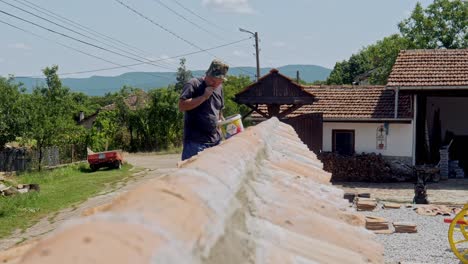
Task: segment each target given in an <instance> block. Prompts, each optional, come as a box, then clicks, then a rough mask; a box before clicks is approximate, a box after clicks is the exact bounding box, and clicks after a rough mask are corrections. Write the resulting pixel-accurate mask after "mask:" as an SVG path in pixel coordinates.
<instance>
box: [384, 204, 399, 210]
mask: <svg viewBox="0 0 468 264" xmlns="http://www.w3.org/2000/svg"><path fill="white" fill-rule="evenodd" d="M383 208H385V209H387V208H388V209H400V208H401V204H397V203H383Z"/></svg>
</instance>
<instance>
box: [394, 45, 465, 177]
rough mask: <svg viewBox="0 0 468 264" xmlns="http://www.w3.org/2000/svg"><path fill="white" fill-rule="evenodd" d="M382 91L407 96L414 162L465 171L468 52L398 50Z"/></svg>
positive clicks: (454, 50)
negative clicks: (454, 166) (453, 165)
mask: <svg viewBox="0 0 468 264" xmlns="http://www.w3.org/2000/svg"><path fill="white" fill-rule="evenodd" d="M386 88H387V89H389V90H392V91H394V92H395V93H398V94H401V95H406V96H410V97H411V102H412V105H413V109H414V110H413V125H414V126H413V138H414V141H413V143H414V144H413V150H412V153H413V155H412V156H413V163H415V164H425V163H430V164H436V163H439V162H440V167H441V175H442V177H444V176H445V177H447V176H448V175H447V174H448V173H449V171H448V167H449V166H448V164H447V162H448V161H449V160H452V161H458V162H459V167H460V168H464V170H465V172H468V49H452V50H447V49H438V50H403V51H401V52H400V54H399V55H398V58H397V60H396V62H395V65H394V66H393V69H392V72H391V73H390V76H389V78H388V83H387V86H386ZM441 150H442V152H441ZM444 155H445V157H444Z"/></svg>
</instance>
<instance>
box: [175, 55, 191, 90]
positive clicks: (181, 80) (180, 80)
mask: <svg viewBox="0 0 468 264" xmlns="http://www.w3.org/2000/svg"><path fill="white" fill-rule="evenodd" d="M185 62H186V60H185V58H182V59H180V66H179V68H177V74H176V80H177V83H176V84H175V90H176V91H177V92H179V93H180V92H181V91H182V88H184V85H185V83H186V82H187V81H189V80H190V79H191V78H193V75H192V72H191V71H190V70H187V68H186V67H185Z"/></svg>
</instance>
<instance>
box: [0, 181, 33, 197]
mask: <svg viewBox="0 0 468 264" xmlns="http://www.w3.org/2000/svg"><path fill="white" fill-rule="evenodd" d="M39 190H40V187H39V184H18V185H17V186H16V187H14V186H7V185H5V184H3V183H0V195H3V196H13V195H17V194H23V193H27V192H30V191H39Z"/></svg>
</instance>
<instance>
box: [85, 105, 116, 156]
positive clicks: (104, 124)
mask: <svg viewBox="0 0 468 264" xmlns="http://www.w3.org/2000/svg"><path fill="white" fill-rule="evenodd" d="M118 115H119V113H118V111H117V110H111V111H102V112H99V113H98V115H97V117H96V121H95V122H94V125H93V127H92V128H91V131H90V135H89V136H90V144H89V146H90V147H91V149H92V150H94V151H107V150H108V149H115V148H118V147H119V146H118V145H117V144H116V142H115V140H114V139H115V136H116V134H117V132H118V131H119V128H120V124H119V122H118Z"/></svg>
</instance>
